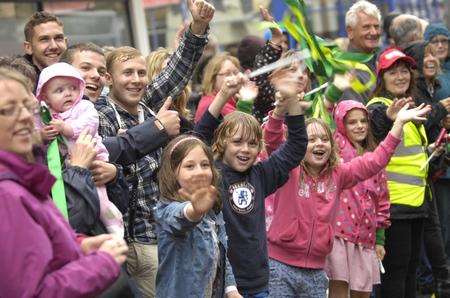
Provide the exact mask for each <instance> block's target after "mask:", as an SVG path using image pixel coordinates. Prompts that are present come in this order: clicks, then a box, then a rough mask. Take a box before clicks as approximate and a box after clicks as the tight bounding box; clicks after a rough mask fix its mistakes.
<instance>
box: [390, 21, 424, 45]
mask: <svg viewBox="0 0 450 298" xmlns="http://www.w3.org/2000/svg"><path fill="white" fill-rule="evenodd" d="M389 33H390V35H391V37H392V39H393V40H394V45H395V46H397V47H399V48H401V49H406V48H407V47H408V46H410V45H411V44H413V43H415V42H417V41H419V40H422V39H423V26H422V23H421V20H420V19H419V18H418V17H416V16H413V15H409V14H401V15H399V16H397V17H395V18H394V19H393V20H392V24H391V26H390V27H389Z"/></svg>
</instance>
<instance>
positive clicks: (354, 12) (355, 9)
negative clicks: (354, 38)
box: [345, 0, 381, 28]
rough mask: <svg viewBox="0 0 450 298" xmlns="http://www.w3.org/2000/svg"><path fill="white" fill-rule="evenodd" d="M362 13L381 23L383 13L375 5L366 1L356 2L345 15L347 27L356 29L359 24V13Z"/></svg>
mask: <svg viewBox="0 0 450 298" xmlns="http://www.w3.org/2000/svg"><path fill="white" fill-rule="evenodd" d="M359 12H362V13H365V14H366V15H369V16H373V17H375V18H377V19H378V21H381V13H380V10H379V9H378V7H376V5H375V4H372V3H370V2H369V1H366V0H360V1H357V2H355V3H354V4H353V5H352V6H351V7H350V8H349V9H348V11H347V13H346V14H345V26H346V27H351V28H354V27H355V26H356V23H358V13H359Z"/></svg>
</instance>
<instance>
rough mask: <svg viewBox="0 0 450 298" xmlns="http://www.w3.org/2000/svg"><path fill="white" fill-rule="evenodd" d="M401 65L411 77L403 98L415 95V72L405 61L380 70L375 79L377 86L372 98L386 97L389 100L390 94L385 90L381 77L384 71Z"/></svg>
mask: <svg viewBox="0 0 450 298" xmlns="http://www.w3.org/2000/svg"><path fill="white" fill-rule="evenodd" d="M400 64H403V65H405V66H406V67H407V68H408V71H409V73H410V75H411V78H410V81H409V87H408V90H406V92H405V94H404V95H405V96H412V95H413V94H414V93H415V90H416V79H417V72H416V71H414V70H413V69H412V67H411V65H410V64H408V63H406V62H405V61H402V60H398V61H396V62H395V63H394V64H392V65H391V66H390V67H389V68H386V69H382V70H381V71H380V73H379V74H378V77H377V85H376V88H375V92H374V97H386V98H390V99H393V98H391V97H392V94H391V93H390V92H389V91H388V90H386V86H385V84H384V79H383V75H384V73H385V72H386V71H388V70H389V69H391V68H394V67H397V66H398V65H400Z"/></svg>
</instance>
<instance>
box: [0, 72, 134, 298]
mask: <svg viewBox="0 0 450 298" xmlns="http://www.w3.org/2000/svg"><path fill="white" fill-rule="evenodd" d="M38 110H39V109H38V105H37V102H36V100H35V98H34V97H33V95H32V93H31V91H30V90H29V89H28V86H27V81H26V79H25V78H24V77H23V76H22V75H21V74H19V73H17V72H15V71H12V70H9V69H8V70H7V69H1V68H0V238H1V239H2V244H1V245H0V276H1V279H0V297H92V296H96V295H98V294H100V293H101V292H102V291H103V290H105V289H106V288H107V287H108V286H109V285H111V284H112V283H113V282H114V281H115V280H116V278H117V277H118V275H119V265H120V264H122V263H123V262H124V261H125V259H126V255H125V254H126V252H127V246H126V244H125V243H124V241H123V240H121V239H117V238H114V237H113V236H111V235H100V236H97V237H92V238H85V239H83V240H82V241H81V245H80V244H78V242H77V239H76V235H75V233H74V232H73V231H72V230H71V228H70V227H69V224H68V222H67V221H66V220H65V219H64V218H63V217H62V216H61V214H60V212H59V211H58V210H57V209H56V207H55V205H54V204H53V202H52V200H51V199H50V196H49V192H50V189H51V187H52V185H53V183H54V182H55V178H54V177H53V176H52V175H51V174H50V173H49V171H48V169H47V168H46V167H44V166H42V165H40V164H37V163H33V162H30V161H31V160H32V146H33V141H32V139H33V134H34V125H33V114H34V113H37V112H38ZM75 148H76V149H80V148H81V149H88V150H87V151H86V150H81V151H79V152H73V154H72V161H73V163H75V159H77V160H78V161H80V160H83V159H89V158H91V159H93V158H94V156H95V154H92V157H89V156H84V157H83V154H88V155H89V151H90V150H92V148H93V147H92V140H91V138H90V136H86V135H82V136H80V139H79V140H78V146H75ZM80 154H81V155H80Z"/></svg>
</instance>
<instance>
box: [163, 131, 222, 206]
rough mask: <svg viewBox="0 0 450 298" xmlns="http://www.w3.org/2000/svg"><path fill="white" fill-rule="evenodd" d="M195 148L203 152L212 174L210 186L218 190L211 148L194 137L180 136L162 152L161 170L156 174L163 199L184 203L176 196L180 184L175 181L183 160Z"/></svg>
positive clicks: (217, 178) (217, 173) (217, 179)
mask: <svg viewBox="0 0 450 298" xmlns="http://www.w3.org/2000/svg"><path fill="white" fill-rule="evenodd" d="M195 147H200V148H202V149H203V152H205V155H206V157H207V158H208V161H209V164H210V167H211V172H212V174H213V177H212V183H211V184H212V185H213V186H215V187H216V188H218V185H219V172H218V171H217V169H216V167H215V166H214V158H213V153H212V151H211V148H209V147H208V146H207V145H206V144H205V143H203V142H202V141H201V140H200V139H198V138H196V137H193V136H190V135H181V136H178V137H176V138H175V139H173V140H172V141H171V142H170V143H169V144H168V145H167V146H166V148H164V151H163V155H162V159H161V168H160V170H159V172H158V183H159V191H160V193H161V196H162V197H163V198H164V199H167V200H170V201H178V202H184V201H185V199H183V198H182V197H181V196H180V195H179V194H178V190H179V189H180V184H179V183H178V179H177V178H178V171H179V168H180V165H181V163H182V161H183V159H184V158H185V157H186V156H187V155H188V154H189V152H191V150H192V149H194V148H195Z"/></svg>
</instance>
